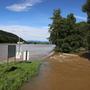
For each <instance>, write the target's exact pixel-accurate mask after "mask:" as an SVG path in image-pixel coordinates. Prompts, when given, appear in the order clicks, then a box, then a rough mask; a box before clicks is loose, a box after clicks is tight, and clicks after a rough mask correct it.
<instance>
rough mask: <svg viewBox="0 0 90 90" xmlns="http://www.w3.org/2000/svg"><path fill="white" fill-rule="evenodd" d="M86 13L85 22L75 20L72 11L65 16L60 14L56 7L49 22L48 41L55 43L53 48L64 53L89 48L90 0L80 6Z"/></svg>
mask: <svg viewBox="0 0 90 90" xmlns="http://www.w3.org/2000/svg"><path fill="white" fill-rule="evenodd" d="M82 11H83V12H85V13H87V22H85V21H82V22H76V18H75V16H74V14H73V13H70V14H68V15H67V17H66V18H65V17H62V16H61V11H60V9H56V10H54V12H53V16H52V17H51V20H52V23H51V24H49V32H50V37H49V41H50V42H51V43H52V44H55V45H56V48H55V50H56V51H60V52H65V53H70V52H78V51H80V50H90V0H87V1H86V3H85V5H83V6H82Z"/></svg>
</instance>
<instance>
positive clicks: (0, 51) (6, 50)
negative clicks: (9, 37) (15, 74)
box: [0, 44, 16, 62]
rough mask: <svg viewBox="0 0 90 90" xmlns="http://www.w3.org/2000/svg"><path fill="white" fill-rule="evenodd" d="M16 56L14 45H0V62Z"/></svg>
mask: <svg viewBox="0 0 90 90" xmlns="http://www.w3.org/2000/svg"><path fill="white" fill-rule="evenodd" d="M15 56H16V45H15V44H0V62H1V61H6V60H8V59H10V58H14V57H15Z"/></svg>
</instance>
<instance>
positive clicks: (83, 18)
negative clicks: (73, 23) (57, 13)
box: [75, 15, 87, 21]
mask: <svg viewBox="0 0 90 90" xmlns="http://www.w3.org/2000/svg"><path fill="white" fill-rule="evenodd" d="M75 17H76V18H77V19H80V20H84V21H86V20H87V18H86V17H82V16H77V15H75Z"/></svg>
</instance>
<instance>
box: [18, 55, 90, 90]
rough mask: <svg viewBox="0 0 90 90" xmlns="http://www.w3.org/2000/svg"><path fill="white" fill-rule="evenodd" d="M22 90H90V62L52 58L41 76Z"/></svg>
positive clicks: (68, 58)
mask: <svg viewBox="0 0 90 90" xmlns="http://www.w3.org/2000/svg"><path fill="white" fill-rule="evenodd" d="M20 90H90V61H88V60H85V59H83V58H81V57H78V56H73V57H72V56H60V55H56V56H52V57H51V58H49V59H48V60H46V61H44V62H43V64H42V65H41V68H40V72H39V75H38V76H36V77H34V78H33V79H31V80H30V81H29V82H28V83H26V84H25V85H23V87H22V88H21V89H20Z"/></svg>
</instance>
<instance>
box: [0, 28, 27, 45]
mask: <svg viewBox="0 0 90 90" xmlns="http://www.w3.org/2000/svg"><path fill="white" fill-rule="evenodd" d="M18 38H19V37H18V36H17V35H14V34H12V33H8V32H5V31H2V30H0V43H17V42H18ZM20 40H21V41H24V40H23V39H20ZM24 42H26V41H24Z"/></svg>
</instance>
